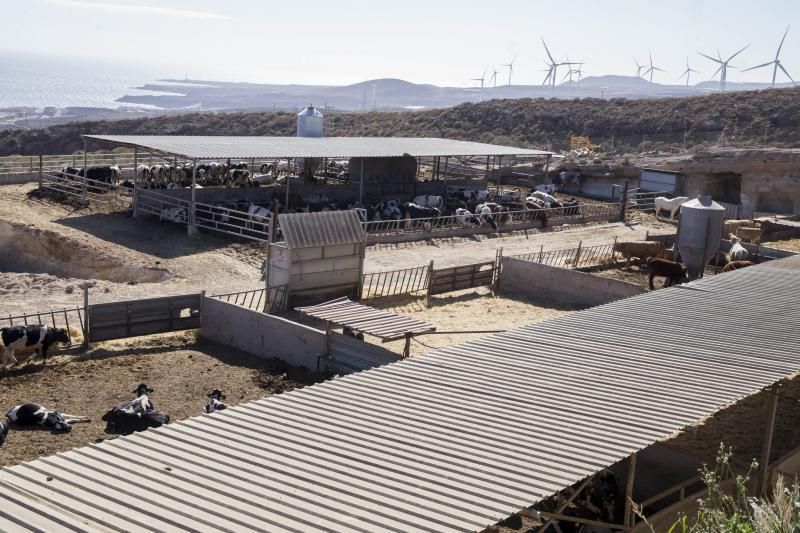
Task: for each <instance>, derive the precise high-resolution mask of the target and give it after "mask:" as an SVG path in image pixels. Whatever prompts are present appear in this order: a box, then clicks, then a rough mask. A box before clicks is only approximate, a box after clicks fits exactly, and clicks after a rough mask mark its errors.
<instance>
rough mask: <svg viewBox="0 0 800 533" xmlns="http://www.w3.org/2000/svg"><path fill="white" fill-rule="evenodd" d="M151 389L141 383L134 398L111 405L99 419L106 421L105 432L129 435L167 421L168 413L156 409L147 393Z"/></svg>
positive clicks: (150, 391) (135, 391)
mask: <svg viewBox="0 0 800 533" xmlns="http://www.w3.org/2000/svg"><path fill="white" fill-rule="evenodd" d="M152 392H153V389H151V388H150V387H148V386H147V385H146V384H144V383H142V384H140V385H139V386H138V387H136V390H134V391H133V393H134V394H136V399H134V400H130V401H127V402H123V403H121V404H119V405H115V406H114V407H112V408H111V409H110V410H109V411H108V412H107V413H106V414H104V415H103V416H102V417H101V420H102V421H103V422H105V423H106V432H107V433H121V434H122V435H130V434H131V433H133V432H136V431H144V430H146V429H147V428H157V427H159V426H162V425H164V424H168V423H169V415H167V414H166V413H162V412H160V411H156V409H155V406H154V405H153V402H152V401H151V400H150V396H149V394H150V393H152Z"/></svg>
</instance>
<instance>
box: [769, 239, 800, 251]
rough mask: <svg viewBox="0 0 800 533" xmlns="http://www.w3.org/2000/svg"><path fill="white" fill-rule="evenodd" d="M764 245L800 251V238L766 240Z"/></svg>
mask: <svg viewBox="0 0 800 533" xmlns="http://www.w3.org/2000/svg"><path fill="white" fill-rule="evenodd" d="M764 246H769V247H770V248H779V249H781V250H790V251H792V252H800V238H798V239H784V240H782V241H770V242H765V243H764Z"/></svg>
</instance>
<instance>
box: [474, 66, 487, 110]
mask: <svg viewBox="0 0 800 533" xmlns="http://www.w3.org/2000/svg"><path fill="white" fill-rule="evenodd" d="M488 71H489V69H488V68H487V69H486V70H484V71H483V74H481V77H480V78H472V81H479V82H481V92H480V94H481V102H483V86H484V83H485V82H486V73H487V72H488Z"/></svg>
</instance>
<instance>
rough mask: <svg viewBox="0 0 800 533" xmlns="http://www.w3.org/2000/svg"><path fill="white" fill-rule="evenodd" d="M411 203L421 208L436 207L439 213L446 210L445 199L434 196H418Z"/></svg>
mask: <svg viewBox="0 0 800 533" xmlns="http://www.w3.org/2000/svg"><path fill="white" fill-rule="evenodd" d="M411 203H413V204H416V205H418V206H421V207H434V208H436V209H438V210H439V211H441V210H442V209H444V199H443V198H442V197H441V196H434V195H432V194H424V195H422V196H417V197H415V198H414V201H413V202H411Z"/></svg>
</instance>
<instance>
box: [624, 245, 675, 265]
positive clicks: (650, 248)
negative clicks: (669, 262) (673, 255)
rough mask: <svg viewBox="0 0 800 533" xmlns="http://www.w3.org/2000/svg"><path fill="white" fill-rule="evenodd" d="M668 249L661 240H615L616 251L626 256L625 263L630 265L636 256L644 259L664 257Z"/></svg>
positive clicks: (641, 259)
mask: <svg viewBox="0 0 800 533" xmlns="http://www.w3.org/2000/svg"><path fill="white" fill-rule="evenodd" d="M665 251H666V247H665V246H664V243H663V242H661V241H639V242H615V243H614V253H615V254H616V253H620V254H621V255H622V257H624V258H625V265H626V266H630V264H631V258H633V257H636V258H637V259H639V260H640V261H644V260H645V259H647V258H649V257H663V256H664V253H665ZM612 257H613V254H612Z"/></svg>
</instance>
